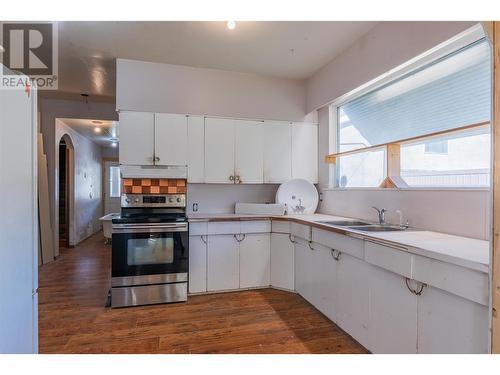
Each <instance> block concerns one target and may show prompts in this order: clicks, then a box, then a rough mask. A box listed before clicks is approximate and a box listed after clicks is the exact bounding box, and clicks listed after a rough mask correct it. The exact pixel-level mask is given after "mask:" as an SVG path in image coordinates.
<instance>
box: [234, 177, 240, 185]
mask: <svg viewBox="0 0 500 375" xmlns="http://www.w3.org/2000/svg"><path fill="white" fill-rule="evenodd" d="M234 181H235V182H236V183H237V184H241V179H240V176H236V177H235V178H234Z"/></svg>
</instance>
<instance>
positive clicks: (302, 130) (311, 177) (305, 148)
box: [292, 123, 318, 183]
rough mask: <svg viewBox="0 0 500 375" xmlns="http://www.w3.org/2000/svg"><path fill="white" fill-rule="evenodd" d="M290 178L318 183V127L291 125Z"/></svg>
mask: <svg viewBox="0 0 500 375" xmlns="http://www.w3.org/2000/svg"><path fill="white" fill-rule="evenodd" d="M292 178H303V179H305V180H308V181H310V182H312V183H317V182H318V126H317V125H315V124H302V123H293V124H292Z"/></svg>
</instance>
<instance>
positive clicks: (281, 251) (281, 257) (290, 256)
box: [271, 222, 295, 290]
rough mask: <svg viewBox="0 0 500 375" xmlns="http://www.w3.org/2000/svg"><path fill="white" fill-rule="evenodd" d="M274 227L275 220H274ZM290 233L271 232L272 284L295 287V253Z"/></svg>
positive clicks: (289, 287)
mask: <svg viewBox="0 0 500 375" xmlns="http://www.w3.org/2000/svg"><path fill="white" fill-rule="evenodd" d="M273 227H274V222H273ZM294 251H295V249H294V245H293V242H292V241H290V235H288V234H284V233H271V285H272V286H274V287H277V288H281V289H288V290H294V289H295V285H294V284H295V282H294V281H295V254H294Z"/></svg>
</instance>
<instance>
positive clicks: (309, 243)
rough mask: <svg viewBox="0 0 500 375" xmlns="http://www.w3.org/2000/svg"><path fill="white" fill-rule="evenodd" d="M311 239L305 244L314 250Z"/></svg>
mask: <svg viewBox="0 0 500 375" xmlns="http://www.w3.org/2000/svg"><path fill="white" fill-rule="evenodd" d="M311 243H312V241H309V242H308V243H307V244H308V245H309V249H311V250H316V249H315V248H314V247H312V246H311Z"/></svg>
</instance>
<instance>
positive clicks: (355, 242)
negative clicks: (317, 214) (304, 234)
mask: <svg viewBox="0 0 500 375" xmlns="http://www.w3.org/2000/svg"><path fill="white" fill-rule="evenodd" d="M312 240H313V242H317V243H319V244H321V245H323V246H326V247H328V248H330V249H335V250H339V251H341V252H343V253H346V254H349V255H352V256H353V257H356V258H359V259H363V254H364V241H363V240H360V239H358V238H352V237H349V236H345V235H343V234H338V233H333V232H330V231H327V230H323V229H317V228H313V229H312Z"/></svg>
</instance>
